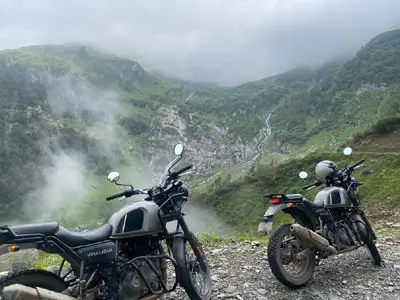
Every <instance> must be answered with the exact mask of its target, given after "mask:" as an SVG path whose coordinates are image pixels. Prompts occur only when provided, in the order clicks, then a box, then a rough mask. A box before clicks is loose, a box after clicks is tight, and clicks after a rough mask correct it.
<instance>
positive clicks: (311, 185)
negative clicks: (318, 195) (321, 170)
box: [303, 181, 321, 190]
mask: <svg viewBox="0 0 400 300" xmlns="http://www.w3.org/2000/svg"><path fill="white" fill-rule="evenodd" d="M320 185H321V182H319V181H315V182H313V183H311V184H309V185H306V186H303V190H306V189H309V188H310V187H313V186H320Z"/></svg>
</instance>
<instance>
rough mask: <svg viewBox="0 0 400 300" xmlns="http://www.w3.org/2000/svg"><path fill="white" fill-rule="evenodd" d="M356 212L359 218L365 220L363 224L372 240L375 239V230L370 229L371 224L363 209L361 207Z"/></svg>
mask: <svg viewBox="0 0 400 300" xmlns="http://www.w3.org/2000/svg"><path fill="white" fill-rule="evenodd" d="M358 213H359V214H360V216H361V218H362V219H363V221H364V222H365V225H366V227H367V230H368V233H369V234H371V237H372V240H373V241H376V234H375V231H374V230H373V229H372V226H371V224H370V223H369V221H368V218H367V216H366V215H365V213H364V211H363V210H362V209H360V210H358Z"/></svg>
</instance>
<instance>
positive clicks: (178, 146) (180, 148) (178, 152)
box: [174, 144, 183, 156]
mask: <svg viewBox="0 0 400 300" xmlns="http://www.w3.org/2000/svg"><path fill="white" fill-rule="evenodd" d="M174 152H175V155H176V156H179V155H182V153H183V145H182V144H176V145H175V148H174Z"/></svg>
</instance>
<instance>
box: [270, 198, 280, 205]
mask: <svg viewBox="0 0 400 300" xmlns="http://www.w3.org/2000/svg"><path fill="white" fill-rule="evenodd" d="M269 203H271V204H279V203H281V199H280V198H272V199H271V200H269Z"/></svg>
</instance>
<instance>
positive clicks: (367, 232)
mask: <svg viewBox="0 0 400 300" xmlns="http://www.w3.org/2000/svg"><path fill="white" fill-rule="evenodd" d="M361 218H362V220H363V223H357V225H358V228H359V231H360V232H361V233H362V234H361V237H362V239H363V242H364V243H365V245H366V246H367V248H368V250H369V252H370V253H371V256H372V259H373V260H374V264H375V265H377V266H380V265H382V258H381V255H380V253H379V250H378V248H376V244H375V241H376V235H375V232H374V230H373V229H372V226H371V224H370V223H369V222H368V219H367V217H366V216H365V214H364V213H362V214H361Z"/></svg>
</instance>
